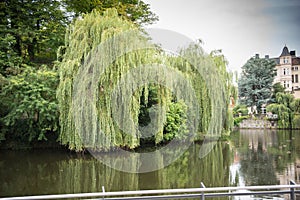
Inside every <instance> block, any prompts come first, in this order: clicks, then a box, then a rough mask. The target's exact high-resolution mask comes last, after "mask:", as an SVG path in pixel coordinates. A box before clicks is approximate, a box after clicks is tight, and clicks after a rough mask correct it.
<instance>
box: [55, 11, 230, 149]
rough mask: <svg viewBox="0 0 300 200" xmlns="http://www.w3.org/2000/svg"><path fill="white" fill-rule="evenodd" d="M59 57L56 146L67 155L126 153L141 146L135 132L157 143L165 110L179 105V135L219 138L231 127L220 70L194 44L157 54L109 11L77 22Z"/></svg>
mask: <svg viewBox="0 0 300 200" xmlns="http://www.w3.org/2000/svg"><path fill="white" fill-rule="evenodd" d="M58 57H59V60H60V61H59V62H58V67H59V70H60V84H59V87H58V89H57V98H58V102H59V108H60V126H61V133H60V141H61V143H62V144H65V145H68V146H69V148H70V149H72V150H76V151H81V150H83V149H84V148H89V149H93V150H109V149H112V148H116V147H125V148H130V149H133V148H135V147H138V146H139V145H140V141H141V138H143V137H144V136H143V135H142V133H141V132H142V131H144V132H145V131H146V132H147V131H148V132H150V134H153V136H154V138H155V143H160V142H161V141H163V139H164V125H165V124H166V123H167V120H168V119H167V117H166V112H167V111H168V109H169V108H170V106H169V105H170V104H171V103H173V104H174V103H176V102H179V101H180V102H184V104H185V106H186V107H187V111H186V112H187V113H186V115H185V116H187V120H186V126H183V127H188V132H189V133H188V134H190V135H191V134H193V137H194V136H197V134H198V136H199V133H198V132H200V133H201V134H203V133H207V134H208V135H212V136H219V135H220V133H221V132H222V131H223V130H224V127H225V128H226V129H228V127H230V125H228V124H229V122H228V120H226V118H227V116H228V100H229V99H228V97H229V95H230V94H229V93H230V90H229V89H228V85H229V82H230V80H229V78H228V73H227V72H226V67H225V68H224V67H219V66H218V64H217V62H215V61H214V60H213V59H212V58H211V57H210V56H209V55H206V54H205V53H204V52H203V50H202V48H201V46H200V45H199V44H193V45H191V46H190V47H189V48H188V49H185V50H183V51H182V52H181V54H180V56H178V57H174V56H170V55H165V54H163V53H161V51H160V50H158V48H157V47H156V46H155V45H153V44H151V43H150V42H149V40H148V38H147V37H146V36H145V34H144V33H143V32H142V31H141V30H139V28H138V27H136V26H135V25H134V24H132V22H129V21H126V20H124V19H122V18H120V17H119V16H118V14H117V12H116V10H114V9H110V10H107V11H106V12H104V13H103V14H102V15H101V14H100V13H98V12H96V11H93V12H92V13H90V14H87V15H85V16H84V17H83V19H78V20H76V22H75V23H74V24H73V25H72V26H71V27H70V28H69V30H68V31H67V34H66V42H65V46H64V47H62V48H61V49H60V51H59V56H58ZM153 84H154V85H155V88H156V92H157V100H158V104H157V105H156V107H155V109H156V116H155V118H153V120H152V119H151V126H148V127H142V128H141V127H140V126H139V124H138V122H139V114H140V111H141V101H143V103H146V104H147V102H148V100H149V92H150V90H151V87H149V85H153ZM182 129H183V128H178V130H180V131H181V134H185V133H186V132H187V131H186V130H182ZM195 134H196V135H195ZM178 135H180V134H178ZM180 138H184V137H182V136H181V137H180ZM196 138H197V137H196Z"/></svg>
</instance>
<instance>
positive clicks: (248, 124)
mask: <svg viewBox="0 0 300 200" xmlns="http://www.w3.org/2000/svg"><path fill="white" fill-rule="evenodd" d="M239 127H240V128H241V129H264V128H266V129H273V128H277V123H276V122H275V121H268V120H264V119H245V120H243V121H242V122H241V123H240V126H239Z"/></svg>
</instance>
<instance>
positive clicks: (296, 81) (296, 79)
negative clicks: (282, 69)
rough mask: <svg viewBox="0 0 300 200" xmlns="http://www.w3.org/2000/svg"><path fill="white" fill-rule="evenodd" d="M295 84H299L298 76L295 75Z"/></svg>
mask: <svg viewBox="0 0 300 200" xmlns="http://www.w3.org/2000/svg"><path fill="white" fill-rule="evenodd" d="M295 83H298V74H296V75H295Z"/></svg>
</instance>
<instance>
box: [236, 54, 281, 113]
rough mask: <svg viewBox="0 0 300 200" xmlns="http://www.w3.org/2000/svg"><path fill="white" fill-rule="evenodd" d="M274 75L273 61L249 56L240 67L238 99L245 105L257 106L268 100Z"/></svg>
mask: <svg viewBox="0 0 300 200" xmlns="http://www.w3.org/2000/svg"><path fill="white" fill-rule="evenodd" d="M275 75H276V69H275V62H274V61H273V60H271V59H266V58H250V59H249V60H248V61H247V63H246V64H245V65H244V66H243V67H242V74H241V78H240V79H239V81H238V87H239V100H240V103H241V104H245V105H247V106H257V108H258V109H260V107H261V105H262V104H266V103H268V102H269V101H270V99H271V96H272V84H273V81H274V77H275Z"/></svg>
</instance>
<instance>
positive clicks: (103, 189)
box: [102, 186, 105, 200]
mask: <svg viewBox="0 0 300 200" xmlns="http://www.w3.org/2000/svg"><path fill="white" fill-rule="evenodd" d="M102 193H103V194H104V193H105V188H104V186H102ZM102 199H103V200H105V198H104V195H103V196H102Z"/></svg>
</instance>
